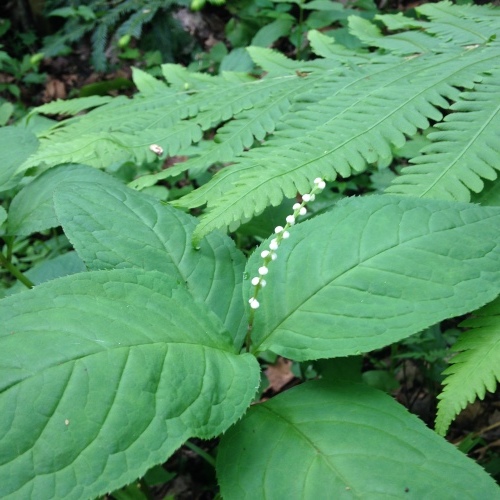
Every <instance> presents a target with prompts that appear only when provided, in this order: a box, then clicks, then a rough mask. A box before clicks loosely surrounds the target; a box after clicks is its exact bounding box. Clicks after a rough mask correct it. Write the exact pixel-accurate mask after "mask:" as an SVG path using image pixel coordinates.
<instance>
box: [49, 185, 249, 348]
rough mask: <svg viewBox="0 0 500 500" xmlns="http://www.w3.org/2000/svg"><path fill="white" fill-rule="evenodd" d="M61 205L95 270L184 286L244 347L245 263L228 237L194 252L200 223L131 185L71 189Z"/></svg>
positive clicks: (66, 225) (61, 194)
mask: <svg viewBox="0 0 500 500" xmlns="http://www.w3.org/2000/svg"><path fill="white" fill-rule="evenodd" d="M54 199H55V208H56V213H57V217H58V218H59V220H60V222H61V223H62V226H63V229H64V232H65V234H66V236H67V237H68V238H69V240H70V241H71V243H72V244H73V245H74V247H75V250H76V251H77V253H78V255H79V256H80V257H81V258H82V260H83V261H84V262H85V263H86V265H87V266H88V267H89V269H91V270H97V269H113V268H126V267H136V268H140V269H145V270H156V271H161V272H163V273H166V274H167V275H169V276H171V277H173V278H175V279H178V280H180V281H182V282H184V283H185V284H186V285H187V287H188V289H189V291H190V292H191V294H192V296H193V297H194V298H195V299H196V300H199V301H201V302H205V303H206V304H207V305H208V306H209V307H210V308H211V309H212V310H213V311H214V312H215V313H216V314H217V315H218V316H219V318H220V319H221V320H222V322H223V323H224V324H225V326H226V328H227V330H228V331H230V332H232V333H233V335H234V343H235V345H236V346H241V342H242V340H243V337H244V335H245V331H246V325H245V314H244V307H243V300H242V292H241V283H242V279H243V278H242V277H243V270H244V265H245V264H244V262H245V261H244V257H243V254H242V253H241V252H240V251H239V250H237V249H236V247H235V245H234V243H233V241H232V240H231V239H230V238H229V237H228V236H226V235H223V234H222V233H214V234H212V235H210V237H209V238H206V240H205V241H203V242H202V244H201V245H200V248H199V249H194V248H193V247H192V245H191V236H192V233H193V231H194V228H195V226H196V219H195V218H194V217H191V216H190V215H188V214H185V213H183V212H181V211H180V210H176V209H174V208H172V207H171V206H168V205H164V204H162V203H161V202H160V201H158V200H156V199H154V198H152V197H149V196H147V195H145V194H143V193H138V192H137V191H134V190H132V189H130V188H128V187H126V186H120V185H114V186H111V185H100V184H99V185H97V184H96V185H89V184H84V185H82V184H78V185H73V187H71V188H70V187H67V186H66V187H65V189H64V190H59V191H57V192H56V195H55V198H54Z"/></svg>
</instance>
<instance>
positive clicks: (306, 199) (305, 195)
mask: <svg viewBox="0 0 500 500" xmlns="http://www.w3.org/2000/svg"><path fill="white" fill-rule="evenodd" d="M312 196H313V195H310V194H303V195H302V200H304V201H305V202H306V203H307V202H308V201H311V197H312Z"/></svg>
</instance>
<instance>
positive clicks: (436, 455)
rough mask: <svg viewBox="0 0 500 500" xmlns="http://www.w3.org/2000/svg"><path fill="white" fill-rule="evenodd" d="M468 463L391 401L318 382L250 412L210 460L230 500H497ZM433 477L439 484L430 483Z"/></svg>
mask: <svg viewBox="0 0 500 500" xmlns="http://www.w3.org/2000/svg"><path fill="white" fill-rule="evenodd" d="M351 436H352V437H351ZM354 436H355V437H354ZM241 450H245V453H241ZM261 455H264V456H265V457H266V461H261V460H259V459H258V457H259V456H261ZM374 457H383V459H382V460H380V459H379V460H377V459H374ZM469 465H470V464H469V463H468V460H467V458H466V457H465V456H462V457H460V458H459V457H457V455H456V450H455V449H454V448H453V447H452V446H450V445H449V444H448V443H445V442H444V441H441V440H440V439H439V438H438V436H436V435H433V434H432V433H430V432H428V429H427V428H426V427H425V425H424V424H423V423H422V422H421V421H419V420H418V419H417V418H415V417H413V416H410V415H409V414H408V413H407V412H406V410H405V409H404V408H402V407H401V406H400V405H398V404H397V403H395V402H394V401H393V400H392V399H391V398H390V397H389V396H387V395H385V394H383V393H381V392H380V391H377V390H375V389H371V388H369V387H367V386H366V385H361V384H353V383H345V382H344V383H342V382H340V383H337V384H336V385H335V387H332V386H331V385H330V384H329V383H328V382H324V381H321V382H309V383H307V384H303V385H302V386H300V387H296V388H294V389H291V390H289V391H287V392H286V393H285V394H281V395H279V396H277V397H276V398H273V399H272V400H271V401H267V402H265V403H263V404H260V405H256V406H254V407H253V408H251V409H250V410H249V411H248V413H247V414H246V415H245V417H244V418H243V420H242V421H241V422H238V424H236V425H235V426H234V427H233V428H231V429H230V431H229V432H227V433H226V434H225V435H224V437H223V438H222V442H221V447H220V450H219V455H218V457H217V468H218V470H219V471H220V472H219V481H220V485H221V492H222V495H223V498H229V499H236V498H241V499H244V498H249V499H250V498H290V499H300V498H330V497H331V496H332V492H336V496H338V497H343V496H345V497H348V496H349V497H350V496H352V497H358V498H381V499H382V498H390V497H393V498H401V497H404V496H405V495H408V496H410V497H413V496H415V497H416V498H420V497H425V496H430V497H432V498H457V497H460V498H470V499H474V498H478V496H479V497H494V498H496V497H497V496H498V490H497V488H496V487H495V486H494V485H493V484H488V483H487V482H484V481H483V479H482V478H481V474H479V470H477V469H476V470H474V469H471V468H470V467H469ZM437 469H439V470H441V471H442V473H441V475H440V480H441V481H440V482H434V481H432V480H430V481H429V478H430V477H432V476H433V474H434V473H435V471H436V470H437ZM444 471H447V472H444Z"/></svg>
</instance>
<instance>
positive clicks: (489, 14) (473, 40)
mask: <svg viewBox="0 0 500 500" xmlns="http://www.w3.org/2000/svg"><path fill="white" fill-rule="evenodd" d="M416 11H417V12H418V13H419V14H423V15H424V16H426V17H428V18H429V19H432V22H431V23H429V24H428V25H427V31H428V32H429V33H432V34H434V35H436V36H437V37H438V38H441V39H442V40H444V41H446V42H453V44H454V45H461V46H464V45H474V44H484V43H486V42H488V41H489V40H491V39H492V38H494V37H495V36H496V35H497V33H498V24H499V22H500V11H499V10H498V8H494V7H493V6H491V5H484V6H478V5H454V4H452V3H451V2H450V1H448V0H446V1H444V2H439V3H437V4H430V3H428V4H424V5H421V6H419V7H417V8H416Z"/></svg>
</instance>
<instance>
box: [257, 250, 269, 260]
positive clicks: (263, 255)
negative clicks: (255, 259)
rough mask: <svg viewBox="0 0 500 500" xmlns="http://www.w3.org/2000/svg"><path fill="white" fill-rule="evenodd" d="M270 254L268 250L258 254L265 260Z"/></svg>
mask: <svg viewBox="0 0 500 500" xmlns="http://www.w3.org/2000/svg"><path fill="white" fill-rule="evenodd" d="M270 253H271V252H270V251H269V250H263V251H262V252H260V256H261V257H262V258H263V259H265V258H266V257H267V256H268V255H269V254H270Z"/></svg>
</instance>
